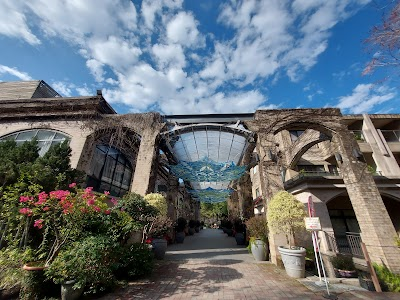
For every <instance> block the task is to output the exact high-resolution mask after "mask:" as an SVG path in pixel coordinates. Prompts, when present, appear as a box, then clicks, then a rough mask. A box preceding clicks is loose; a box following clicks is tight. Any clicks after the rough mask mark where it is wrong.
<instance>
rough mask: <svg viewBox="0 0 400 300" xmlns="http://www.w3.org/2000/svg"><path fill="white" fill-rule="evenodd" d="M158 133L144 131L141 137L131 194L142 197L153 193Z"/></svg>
mask: <svg viewBox="0 0 400 300" xmlns="http://www.w3.org/2000/svg"><path fill="white" fill-rule="evenodd" d="M158 133H159V132H158V131H157V130H154V129H151V128H150V129H148V130H145V131H144V132H143V134H142V136H141V141H140V147H139V153H138V156H137V159H136V167H135V173H134V175H133V179H132V185H131V192H135V193H138V194H140V195H143V196H144V195H146V194H148V193H151V192H153V191H154V185H155V178H156V175H157V163H156V162H157V151H158V145H157V136H158Z"/></svg>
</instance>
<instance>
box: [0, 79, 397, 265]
mask: <svg viewBox="0 0 400 300" xmlns="http://www.w3.org/2000/svg"><path fill="white" fill-rule="evenodd" d="M0 123H1V126H0V140H2V139H3V140H4V139H14V140H16V141H17V143H19V142H23V141H25V140H29V139H32V138H36V139H37V140H38V143H39V146H40V149H41V150H40V151H41V154H43V153H45V151H46V150H47V149H48V148H49V147H50V146H51V145H52V144H54V143H59V142H61V141H63V140H68V141H69V144H70V147H71V149H72V157H71V164H72V167H74V168H77V169H80V170H82V171H84V172H85V173H86V174H87V184H88V185H90V186H94V188H95V190H97V191H104V190H109V191H110V192H111V193H112V194H113V195H115V196H121V195H123V194H124V193H125V192H127V191H133V192H137V193H139V194H142V195H144V194H146V193H149V192H160V193H163V194H164V195H165V196H166V198H167V200H168V203H169V215H170V216H171V217H172V218H174V219H175V218H177V217H179V216H184V217H186V218H188V219H198V218H199V201H198V200H199V199H201V198H202V197H205V198H202V199H210V196H209V194H210V192H214V196H213V197H219V199H223V200H225V199H226V198H230V200H229V201H228V203H229V207H230V215H231V216H232V217H236V218H248V217H250V216H251V215H253V214H254V213H255V214H264V213H265V212H266V210H267V209H268V201H269V199H270V198H271V197H272V195H273V194H274V193H275V192H277V191H279V190H283V189H284V190H287V191H289V192H290V193H292V194H293V195H295V196H296V198H297V199H298V200H299V201H301V202H303V203H304V205H305V207H306V206H307V204H308V203H309V201H310V200H311V202H312V204H313V206H314V209H315V213H316V216H318V217H320V219H321V223H322V227H323V231H321V232H319V238H320V241H321V251H322V252H323V253H324V254H325V256H326V257H328V256H332V255H335V253H338V252H347V253H351V254H353V256H355V257H358V256H361V255H362V254H361V253H360V246H359V242H360V241H361V239H362V241H363V242H364V243H365V244H366V246H367V249H368V251H369V254H370V257H371V259H372V260H373V261H375V262H378V263H384V264H386V265H387V266H388V267H389V268H390V269H391V270H393V271H395V272H400V250H399V249H398V248H397V247H395V244H394V238H395V237H396V236H398V232H399V231H400V167H399V165H400V115H367V114H365V115H342V114H341V112H340V110H338V109H334V108H324V109H283V110H258V111H256V112H255V113H252V114H227V115H191V116H162V115H160V114H158V113H143V114H126V115H119V114H117V113H116V112H115V111H114V110H113V108H112V107H111V106H110V105H109V104H108V103H107V101H106V100H105V99H104V97H103V96H102V94H101V91H98V92H97V95H94V96H87V97H61V96H60V95H59V94H58V93H57V92H56V91H54V90H53V89H52V88H51V87H50V86H48V85H47V84H46V83H45V82H43V81H31V82H1V83H0ZM228 162H229V163H231V164H228ZM198 164H200V167H201V172H199V173H201V174H200V175H198V176H197V175H196V174H194V173H196V172H193V171H192V173H191V174H187V173H179V172H177V169H176V166H181V167H182V168H184V167H185V168H187V167H191V168H194V167H195V166H197V165H198ZM212 164H214V165H212ZM213 168H214V169H213ZM218 168H220V169H218ZM182 170H183V169H180V171H182ZM185 170H186V169H185ZM190 170H195V169H190ZM186 171H187V170H186ZM180 174H186V175H185V176H187V177H185V176H183V175H180ZM227 174H228V175H227ZM194 175H196V176H197V177H193V176H194ZM179 178H181V179H179ZM194 190H198V191H200V193H197V194H196V193H193V191H194ZM227 191H229V194H226V193H227ZM232 191H233V192H232ZM204 192H205V193H204ZM216 192H219V194H217V193H216ZM202 193H203V194H202ZM207 193H208V194H207ZM224 193H225V194H224ZM199 195H200V196H199ZM204 195H206V196H204ZM207 195H208V196H207ZM199 197H200V198H199ZM207 197H208V198H207ZM224 197H225V198H224ZM212 199H214V198H212V197H211V200H212ZM215 199H216V198H215ZM280 239H281V237H279V236H270V239H269V242H270V249H271V260H272V261H273V262H275V263H277V262H278V259H279V257H278V254H277V251H276V246H277V245H279V244H280V243H281V242H282V241H281V240H280Z"/></svg>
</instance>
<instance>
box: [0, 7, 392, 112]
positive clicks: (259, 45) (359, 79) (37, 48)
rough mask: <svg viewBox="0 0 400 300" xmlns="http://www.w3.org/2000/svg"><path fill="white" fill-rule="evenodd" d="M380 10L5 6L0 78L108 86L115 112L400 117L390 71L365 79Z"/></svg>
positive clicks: (86, 90) (73, 92)
mask: <svg viewBox="0 0 400 300" xmlns="http://www.w3.org/2000/svg"><path fill="white" fill-rule="evenodd" d="M381 14H382V11H380V10H379V9H377V5H376V1H369V0H329V1H326V0H295V1H284V0H264V1H257V0H246V1H234V0H232V1H217V0H202V1H198V0H190V1H189V0H188V1H182V0H145V1H123V0H102V1H96V0H85V1H82V0H69V1H60V0H54V1H45V0H30V1H22V0H1V1H0V81H15V80H33V79H34V80H37V79H43V80H44V81H46V82H47V83H48V84H50V85H51V86H53V87H54V89H55V90H57V91H58V92H59V93H60V94H62V95H63V96H79V95H93V94H95V93H96V90H97V89H102V90H103V95H104V97H105V98H106V100H107V101H108V102H110V104H111V105H112V106H113V107H114V108H115V109H116V110H117V112H118V113H128V112H144V111H159V112H161V113H162V114H189V113H191V114H193V113H196V114H198V113H234V112H243V113H244V112H254V111H255V110H256V109H258V108H309V107H311V108H316V107H339V108H341V109H342V112H343V113H344V114H353V113H356V114H358V113H365V112H367V113H400V108H399V105H398V103H399V101H398V83H397V82H396V80H393V78H391V77H390V76H388V74H391V73H390V72H389V70H378V72H375V73H374V74H372V75H368V76H362V75H361V73H362V70H363V69H364V67H365V66H366V64H367V63H368V61H369V60H370V59H371V57H372V55H373V53H368V52H367V51H365V45H364V43H363V41H364V39H365V38H367V37H368V34H369V31H370V29H371V28H372V26H373V25H376V24H379V22H380V19H381ZM384 78H385V79H384ZM382 79H384V80H382Z"/></svg>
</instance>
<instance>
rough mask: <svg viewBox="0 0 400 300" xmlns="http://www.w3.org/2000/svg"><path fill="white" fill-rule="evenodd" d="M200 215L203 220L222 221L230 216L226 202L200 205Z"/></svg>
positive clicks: (202, 203)
mask: <svg viewBox="0 0 400 300" xmlns="http://www.w3.org/2000/svg"><path fill="white" fill-rule="evenodd" d="M200 213H201V216H202V217H203V218H207V219H217V220H219V219H221V218H222V217H224V216H227V215H228V206H227V203H226V202H219V203H205V202H201V203H200Z"/></svg>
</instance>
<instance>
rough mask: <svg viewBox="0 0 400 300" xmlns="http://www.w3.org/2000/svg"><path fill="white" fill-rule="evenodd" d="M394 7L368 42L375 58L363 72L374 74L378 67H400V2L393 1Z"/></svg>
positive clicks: (374, 30)
mask: <svg viewBox="0 0 400 300" xmlns="http://www.w3.org/2000/svg"><path fill="white" fill-rule="evenodd" d="M392 3H394V6H393V7H392V8H391V10H390V13H389V14H388V15H386V16H384V17H383V20H382V24H380V25H377V26H374V27H373V29H372V31H371V35H370V37H369V38H368V39H367V40H366V43H367V44H368V45H369V48H370V50H371V52H373V53H374V54H373V58H372V60H371V61H370V62H369V63H368V65H367V66H366V68H365V69H364V71H363V75H365V74H369V73H372V72H373V71H375V69H376V68H378V67H398V66H399V65H400V53H399V49H400V47H399V46H400V2H399V1H392Z"/></svg>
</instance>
